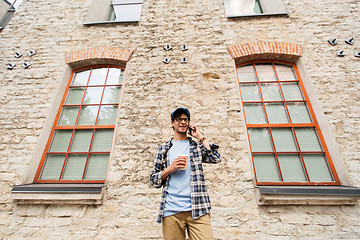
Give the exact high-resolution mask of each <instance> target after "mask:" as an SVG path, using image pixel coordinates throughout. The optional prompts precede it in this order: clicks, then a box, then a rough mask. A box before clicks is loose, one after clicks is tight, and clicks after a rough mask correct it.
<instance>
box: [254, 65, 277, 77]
mask: <svg viewBox="0 0 360 240" xmlns="http://www.w3.org/2000/svg"><path fill="white" fill-rule="evenodd" d="M255 67H256V71H257V74H258V77H259V81H277V78H276V75H275V71H274V68H273V65H272V64H271V63H270V64H267V63H264V64H256V65H255Z"/></svg>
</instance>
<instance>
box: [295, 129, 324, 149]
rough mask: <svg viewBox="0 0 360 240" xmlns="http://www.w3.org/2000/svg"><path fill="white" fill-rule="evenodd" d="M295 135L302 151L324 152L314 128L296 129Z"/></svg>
mask: <svg viewBox="0 0 360 240" xmlns="http://www.w3.org/2000/svg"><path fill="white" fill-rule="evenodd" d="M295 134H296V137H297V140H298V142H299V145H300V150H301V151H303V152H305V151H321V150H322V149H321V146H320V143H319V140H318V138H317V135H316V133H315V129H314V128H295Z"/></svg>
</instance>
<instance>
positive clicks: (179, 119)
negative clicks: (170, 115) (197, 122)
mask: <svg viewBox="0 0 360 240" xmlns="http://www.w3.org/2000/svg"><path fill="white" fill-rule="evenodd" d="M175 121H177V122H178V123H181V122H182V121H184V122H186V123H187V122H189V119H188V118H175Z"/></svg>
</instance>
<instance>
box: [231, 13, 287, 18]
mask: <svg viewBox="0 0 360 240" xmlns="http://www.w3.org/2000/svg"><path fill="white" fill-rule="evenodd" d="M287 15H288V13H286V12H284V13H258V14H248V15H227V16H226V17H227V18H242V17H262V16H264V17H266V16H287Z"/></svg>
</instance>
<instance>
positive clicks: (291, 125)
mask: <svg viewBox="0 0 360 240" xmlns="http://www.w3.org/2000/svg"><path fill="white" fill-rule="evenodd" d="M256 63H271V64H272V66H274V64H275V63H278V64H283V65H287V66H291V67H292V68H293V70H294V72H295V75H296V77H297V80H290V81H284V82H297V83H299V86H300V88H301V91H302V93H303V95H304V98H305V100H304V101H302V102H305V103H307V107H308V109H309V112H310V115H311V118H312V120H313V122H312V123H284V124H271V123H269V119H268V114H267V112H266V109H265V108H264V112H265V116H266V120H267V122H268V123H266V124H248V123H247V120H246V116H245V107H244V100H243V96H242V92H241V88H240V81H239V74H238V68H239V67H241V66H245V65H250V64H251V65H253V66H254V69H255V73H256V77H257V79H258V73H257V71H256V68H255V64H256ZM275 74H276V77H277V80H276V81H273V82H278V81H279V78H278V76H277V72H276V71H275ZM236 77H237V82H238V87H239V92H240V98H241V102H242V111H243V113H244V120H245V124H246V128H247V135H248V141H249V147H250V151H251V159H252V165H253V170H254V174H255V179H256V184H257V185H340V180H339V177H338V175H337V173H336V170H335V167H334V164H333V162H332V160H331V157H330V154H329V151H328V148H327V146H326V144H325V140H324V137H323V135H322V133H321V130H320V127H319V124H318V122H317V119H316V117H315V113H314V110H313V108H312V106H311V102H310V100H309V97H308V95H307V93H306V90H305V87H304V84H303V82H302V79H301V77H300V73H299V70H298V69H297V66H296V64H294V63H289V62H284V61H274V60H256V61H250V62H244V63H241V64H238V65H236ZM268 82H271V81H267V82H266V83H268ZM259 91H260V95H261V99H262V101H254V102H252V101H246V102H247V103H262V104H265V103H266V102H277V101H264V98H263V95H262V91H261V89H259ZM281 95H282V96H283V92H282V90H281ZM278 102H284V103H285V102H291V101H285V100H283V101H278ZM298 102H301V101H298ZM284 105H285V107H286V110H287V111H286V112H287V114H288V116H287V117H289V111H288V109H287V104H284ZM264 106H265V105H264ZM275 127H286V128H291V130H292V132H294V129H295V128H297V127H312V128H315V129H316V133H317V135H318V137H319V140H320V142H321V145H322V147H323V151H317V153H320V152H322V153H323V154H325V156H326V159H327V162H328V166H329V168H330V172H331V175H332V177H333V178H334V181H333V182H310V180H309V179H310V178H309V175H308V172H307V170H306V168H304V169H303V170H304V172H305V175H306V178H307V179H308V182H284V181H283V177H282V174H281V170H280V168H279V166H280V165H279V162H278V158H277V153H283V152H277V151H275V150H274V151H272V152H263V153H274V154H275V156H276V157H275V158H276V164H277V167H278V169H279V175H280V179H281V182H259V181H258V180H257V176H256V171H255V163H254V157H253V153H254V152H253V150H252V147H251V143H250V134H249V128H267V129H269V128H275ZM270 137H271V142H272V145H273V149H275V148H274V141H273V136H272V134H270ZM294 138H295V141H296V143H297V144H298V140H297V138H296V136H295V135H294ZM256 153H261V152H256ZM287 153H290V152H287ZM296 153H299V154H300V156H301V161H302V165H303V166H305V164H304V162H303V157H302V154H303V153H312V152H307V151H300V150H298V151H297V152H296Z"/></svg>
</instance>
